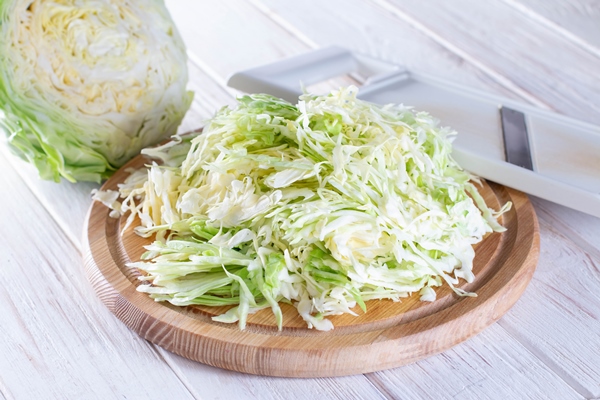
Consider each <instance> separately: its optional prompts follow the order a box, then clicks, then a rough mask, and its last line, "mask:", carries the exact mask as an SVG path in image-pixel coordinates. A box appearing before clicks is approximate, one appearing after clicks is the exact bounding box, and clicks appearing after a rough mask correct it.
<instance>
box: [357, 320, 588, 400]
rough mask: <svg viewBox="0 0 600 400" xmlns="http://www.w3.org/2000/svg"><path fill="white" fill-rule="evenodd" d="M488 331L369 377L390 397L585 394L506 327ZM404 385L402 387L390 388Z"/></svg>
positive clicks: (562, 396)
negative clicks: (397, 388)
mask: <svg viewBox="0 0 600 400" xmlns="http://www.w3.org/2000/svg"><path fill="white" fill-rule="evenodd" d="M484 333H485V335H480V336H476V337H474V338H472V339H471V340H469V341H468V342H466V343H463V344H461V345H460V346H457V347H455V348H453V349H451V350H448V351H446V352H444V353H443V354H440V355H439V356H437V357H431V358H428V359H425V360H421V361H419V362H417V363H415V364H412V365H408V366H405V367H402V368H399V369H395V370H390V371H382V372H377V373H374V374H369V377H370V378H371V381H372V382H373V383H374V384H375V385H376V386H377V387H379V388H380V390H381V391H383V392H384V393H386V394H388V395H389V397H395V396H399V397H401V398H407V399H425V398H432V397H434V398H436V399H457V398H460V399H465V400H467V399H473V400H478V399H540V400H543V399H550V398H553V399H564V400H566V399H582V398H583V397H582V396H581V395H579V394H578V393H577V392H576V391H574V390H573V389H572V388H571V387H569V386H568V385H567V384H566V383H565V382H563V381H561V380H560V379H557V377H556V375H555V374H554V372H553V371H552V370H551V369H549V368H548V367H547V366H546V365H544V363H543V362H541V361H540V360H539V359H537V358H536V357H535V356H534V355H533V354H531V353H529V352H528V351H527V349H526V348H524V347H523V346H520V345H515V344H514V340H513V339H512V338H511V336H510V335H509V334H507V333H506V332H505V331H504V330H503V329H502V328H501V327H500V326H498V325H492V326H491V327H489V328H488V329H486V330H485V332H484ZM448 371H453V373H451V374H448ZM400 385H402V387H403V391H402V392H396V391H393V390H390V389H391V388H395V387H398V386H400ZM386 390H387V391H389V392H386Z"/></svg>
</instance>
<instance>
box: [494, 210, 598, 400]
mask: <svg viewBox="0 0 600 400" xmlns="http://www.w3.org/2000/svg"><path fill="white" fill-rule="evenodd" d="M540 229H542V230H543V232H544V235H542V243H541V249H542V251H541V254H540V262H539V265H538V270H537V272H536V273H535V275H534V278H533V280H532V283H531V286H530V288H529V290H527V291H526V292H525V294H524V295H523V297H522V298H521V300H520V301H519V302H517V304H516V305H515V307H513V309H512V311H511V312H510V313H509V314H507V315H506V317H504V318H503V319H502V320H501V321H500V325H501V326H502V327H503V328H505V329H506V330H507V331H508V332H509V333H510V334H511V335H512V336H514V337H515V338H517V339H518V340H519V341H520V342H521V343H523V345H524V346H525V347H527V348H528V349H529V350H530V351H531V352H532V353H534V354H535V355H537V356H538V357H539V358H540V359H541V360H542V361H544V363H546V364H547V365H549V366H550V367H551V368H552V369H553V370H554V371H555V372H557V373H558V374H559V375H560V376H561V377H563V379H564V380H565V381H567V382H568V383H569V384H570V385H571V386H572V387H573V388H575V389H577V391H578V392H579V393H581V394H582V395H584V396H585V397H586V398H596V397H600V370H599V369H598V365H600V294H599V293H598V282H599V281H600V258H596V257H594V256H592V255H590V254H588V253H586V252H584V251H582V250H581V249H580V248H579V247H578V246H577V244H576V242H575V241H576V240H577V239H578V238H577V237H570V236H569V232H563V231H561V230H558V229H556V228H555V227H554V226H552V225H551V224H550V223H548V222H546V221H545V220H544V219H541V220H540ZM573 240H575V241H573Z"/></svg>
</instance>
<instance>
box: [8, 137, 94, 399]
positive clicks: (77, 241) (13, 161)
mask: <svg viewBox="0 0 600 400" xmlns="http://www.w3.org/2000/svg"><path fill="white" fill-rule="evenodd" d="M2 144H3V146H2V150H1V154H0V157H4V158H5V159H6V160H7V161H8V164H9V165H10V166H11V167H12V168H13V170H14V171H15V172H16V173H17V175H19V177H20V178H21V180H22V181H23V183H25V186H26V187H27V190H29V192H31V194H32V195H33V197H35V198H36V199H37V201H38V202H39V203H40V204H41V206H42V208H43V209H44V210H46V212H47V213H48V215H49V216H50V218H52V220H53V221H54V223H55V224H56V225H58V227H59V228H60V230H61V231H62V232H63V233H64V234H65V236H67V239H69V242H71V244H72V245H73V247H75V248H76V249H77V251H78V252H79V254H81V238H77V237H75V233H74V232H71V230H70V229H69V227H68V226H67V225H66V224H65V223H64V222H63V221H61V219H60V218H59V217H58V216H56V215H54V213H53V212H52V210H51V209H50V208H49V207H48V205H47V204H46V202H45V201H44V199H43V196H42V195H41V194H40V193H39V191H38V190H36V188H35V187H34V186H33V185H32V184H31V182H30V181H29V179H27V176H26V173H25V172H24V170H23V168H22V167H20V166H19V165H17V163H18V162H22V163H24V162H25V161H23V160H21V159H20V158H18V157H17V156H15V155H13V154H11V153H10V151H8V143H2ZM38 179H41V178H39V177H38ZM60 184H65V182H62V181H61V182H60V183H57V185H60ZM90 200H91V198H90ZM0 389H1V387H0Z"/></svg>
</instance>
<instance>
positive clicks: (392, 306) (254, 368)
mask: <svg viewBox="0 0 600 400" xmlns="http://www.w3.org/2000/svg"><path fill="white" fill-rule="evenodd" d="M146 162H147V160H146V159H145V158H143V156H139V157H137V158H135V159H134V160H132V161H131V162H130V163H128V164H127V165H126V166H125V167H123V168H121V170H119V171H118V172H117V173H116V174H115V175H114V176H113V177H112V178H111V179H110V180H108V181H107V182H106V183H105V184H104V186H103V190H108V189H113V190H115V189H116V188H117V184H118V183H120V182H122V181H123V180H124V179H125V178H126V177H127V176H128V173H127V172H125V169H126V168H131V167H133V168H140V167H142V166H143V165H144V163H146ZM480 192H481V194H482V195H483V196H484V198H485V200H486V202H487V203H488V205H490V206H492V207H493V208H494V209H499V208H500V206H501V205H502V204H504V203H506V202H507V201H512V202H513V207H512V209H511V210H510V211H509V212H507V213H506V214H504V215H503V216H502V218H501V221H500V222H501V223H502V224H503V225H504V226H505V227H506V228H507V231H506V232H504V233H493V234H491V235H488V236H487V237H486V238H485V239H484V240H483V241H482V242H481V243H479V244H478V245H476V256H475V261H474V273H475V276H476V279H475V281H474V282H472V283H470V284H466V283H464V282H463V283H464V284H463V285H461V286H460V287H461V288H463V289H465V290H468V291H474V292H476V293H477V297H458V296H457V295H455V294H454V293H453V292H452V290H451V289H450V288H448V287H447V286H442V287H440V288H438V289H437V298H438V299H437V300H436V301H435V302H432V303H427V302H421V301H419V299H418V295H413V296H411V297H409V298H405V299H403V300H402V302H398V303H394V302H392V301H389V300H381V301H378V300H372V301H369V302H367V313H362V311H361V310H360V309H357V313H358V314H359V316H358V317H354V316H351V315H342V316H335V317H332V318H331V320H332V322H333V324H334V326H335V329H334V330H332V331H329V332H320V331H316V330H314V329H308V328H307V327H306V323H305V322H304V321H303V320H302V318H300V317H299V316H298V315H297V313H296V310H295V309H294V308H293V307H291V306H287V305H282V309H283V312H284V325H283V330H282V331H281V332H280V331H278V330H277V326H276V323H275V318H274V317H273V315H272V313H271V310H270V309H266V310H262V311H260V312H258V313H256V314H253V315H250V316H249V317H248V323H247V327H246V330H244V331H240V330H239V328H238V326H237V324H224V323H218V322H214V321H212V319H211V317H212V316H214V315H218V314H221V313H222V312H224V310H225V309H224V308H211V307H197V306H188V307H176V306H172V305H170V304H168V303H157V302H155V301H154V300H152V299H151V298H150V297H148V295H146V294H144V293H140V292H138V291H136V287H137V286H138V284H139V281H138V280H137V277H138V276H139V272H138V271H136V270H132V269H131V268H128V267H127V266H126V264H127V263H129V262H131V261H137V260H139V257H140V255H141V254H142V253H143V251H144V249H143V248H142V246H143V245H145V244H149V243H150V240H149V239H143V238H141V237H138V236H137V235H135V234H134V233H133V230H132V229H129V230H127V231H126V232H125V233H124V234H123V236H121V234H120V232H121V228H122V225H123V223H124V219H125V218H119V219H115V218H111V217H110V216H109V210H108V208H107V207H105V206H104V205H102V204H101V203H98V202H95V203H94V204H92V206H91V208H90V211H89V214H88V218H87V226H86V228H85V231H84V236H85V237H84V243H85V246H86V248H85V266H86V270H87V273H88V277H89V279H90V281H91V283H92V286H93V287H94V289H95V290H96V292H97V294H98V296H99V297H100V299H101V300H102V301H103V302H104V304H105V305H106V306H107V307H108V308H109V309H110V311H112V312H113V313H114V314H115V315H116V316H117V317H118V318H119V319H120V320H121V321H123V322H124V323H125V324H126V325H127V326H128V327H129V328H130V329H132V330H134V331H135V332H137V333H138V334H139V335H141V336H142V337H144V338H145V339H147V340H149V341H150V342H152V343H155V344H157V345H159V346H162V347H164V348H165V349H167V350H169V351H172V352H174V353H177V354H179V355H182V356H184V357H188V358H190V359H192V360H196V361H200V362H202V363H205V364H210V365H213V366H216V367H221V368H226V369H231V370H236V371H241V372H246V373H251V374H259V375H271V376H286V377H324V376H340V375H351V374H358V373H367V372H372V371H377V370H382V369H387V368H393V367H398V366H401V365H404V364H408V363H411V362H413V361H416V360H419V359H421V358H424V357H427V356H431V355H433V354H436V353H440V352H442V351H444V350H446V349H448V348H450V347H452V346H454V345H456V344H458V343H460V342H462V341H464V340H466V339H468V338H470V337H472V336H474V335H476V334H477V333H479V332H481V331H482V330H483V329H484V328H486V327H487V326H489V325H491V324H492V323H494V322H495V321H497V320H498V319H499V318H500V317H501V316H502V315H504V313H506V312H507V311H508V309H509V308H510V307H511V306H512V305H513V304H514V303H515V302H516V301H517V299H518V298H519V296H520V295H521V294H522V293H523V291H524V290H525V287H526V286H527V284H528V283H529V281H530V280H531V277H532V275H533V272H534V270H535V266H536V264H537V260H538V256H539V232H538V224H537V218H536V215H535V212H534V210H533V207H532V205H531V203H530V202H529V199H528V198H527V196H526V195H525V194H523V193H521V192H518V191H515V190H513V189H509V188H506V187H504V186H500V185H497V184H494V183H484V184H483V187H482V188H481V189H480Z"/></svg>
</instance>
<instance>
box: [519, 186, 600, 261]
mask: <svg viewBox="0 0 600 400" xmlns="http://www.w3.org/2000/svg"><path fill="white" fill-rule="evenodd" d="M531 201H532V202H533V204H534V205H535V208H536V211H537V214H538V216H539V217H540V218H542V219H544V220H545V221H547V222H548V224H549V225H550V226H551V229H552V231H555V232H558V233H559V234H560V235H561V236H563V237H565V238H569V240H570V241H572V242H574V243H577V246H578V247H580V248H581V249H583V250H584V251H585V252H586V253H588V254H589V255H591V256H594V257H595V258H596V259H600V240H598V238H600V218H596V217H593V216H591V215H588V214H584V213H582V212H579V211H576V210H572V209H570V208H567V207H563V206H560V205H558V204H555V203H552V202H550V201H548V200H543V199H540V198H536V197H531Z"/></svg>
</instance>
